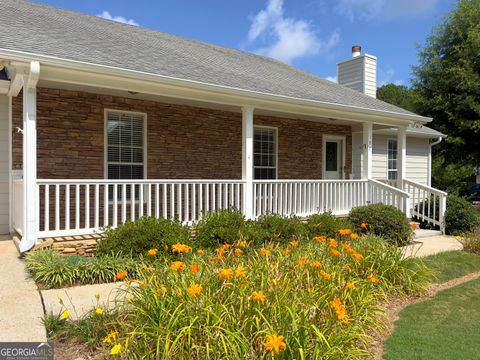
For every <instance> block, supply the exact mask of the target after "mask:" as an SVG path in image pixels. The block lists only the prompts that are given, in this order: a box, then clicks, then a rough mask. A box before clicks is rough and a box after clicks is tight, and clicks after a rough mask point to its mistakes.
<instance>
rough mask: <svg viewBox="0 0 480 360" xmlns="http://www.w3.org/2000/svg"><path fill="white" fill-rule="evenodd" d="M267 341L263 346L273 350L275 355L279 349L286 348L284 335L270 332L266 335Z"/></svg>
mask: <svg viewBox="0 0 480 360" xmlns="http://www.w3.org/2000/svg"><path fill="white" fill-rule="evenodd" d="M266 339H267V342H266V343H264V344H263V346H265V350H267V351H273V353H274V354H275V355H277V354H278V353H279V352H280V350H285V349H286V348H287V344H285V342H284V341H283V340H284V339H285V337H283V336H277V335H275V334H270V335H267V336H266Z"/></svg>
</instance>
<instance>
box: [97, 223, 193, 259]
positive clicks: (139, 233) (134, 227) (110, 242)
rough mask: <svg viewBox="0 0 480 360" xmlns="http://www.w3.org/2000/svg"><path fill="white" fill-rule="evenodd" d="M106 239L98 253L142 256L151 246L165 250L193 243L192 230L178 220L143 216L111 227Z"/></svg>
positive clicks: (106, 232) (107, 230)
mask: <svg viewBox="0 0 480 360" xmlns="http://www.w3.org/2000/svg"><path fill="white" fill-rule="evenodd" d="M105 235H106V238H105V239H103V240H101V241H100V242H99V243H98V244H97V246H96V248H95V254H96V255H107V254H117V255H122V256H130V255H132V256H138V255H143V254H145V253H146V252H147V251H148V250H150V249H155V248H156V249H163V248H164V247H165V246H168V247H171V245H173V244H176V243H178V242H179V243H182V244H188V243H189V229H188V227H187V226H184V225H182V224H181V222H180V221H178V220H177V219H175V220H170V219H163V218H158V219H156V218H154V217H142V218H140V219H138V220H136V221H133V222H132V221H127V222H126V223H124V224H121V225H119V226H118V227H117V228H115V229H112V228H107V229H106V230H105Z"/></svg>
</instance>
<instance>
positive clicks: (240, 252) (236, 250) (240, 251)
mask: <svg viewBox="0 0 480 360" xmlns="http://www.w3.org/2000/svg"><path fill="white" fill-rule="evenodd" d="M233 252H234V253H235V254H237V255H240V254H243V250H242V249H235V250H234V251H233Z"/></svg>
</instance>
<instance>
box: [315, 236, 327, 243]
mask: <svg viewBox="0 0 480 360" xmlns="http://www.w3.org/2000/svg"><path fill="white" fill-rule="evenodd" d="M325 240H326V237H325V236H323V235H318V236H315V237H314V238H313V241H315V242H317V243H321V242H324V241H325Z"/></svg>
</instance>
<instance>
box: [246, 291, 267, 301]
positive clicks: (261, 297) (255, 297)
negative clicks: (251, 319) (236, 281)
mask: <svg viewBox="0 0 480 360" xmlns="http://www.w3.org/2000/svg"><path fill="white" fill-rule="evenodd" d="M250 299H251V300H252V301H262V302H263V301H265V300H267V297H266V296H265V294H264V293H263V291H261V290H260V291H254V292H253V293H252V295H250Z"/></svg>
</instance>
